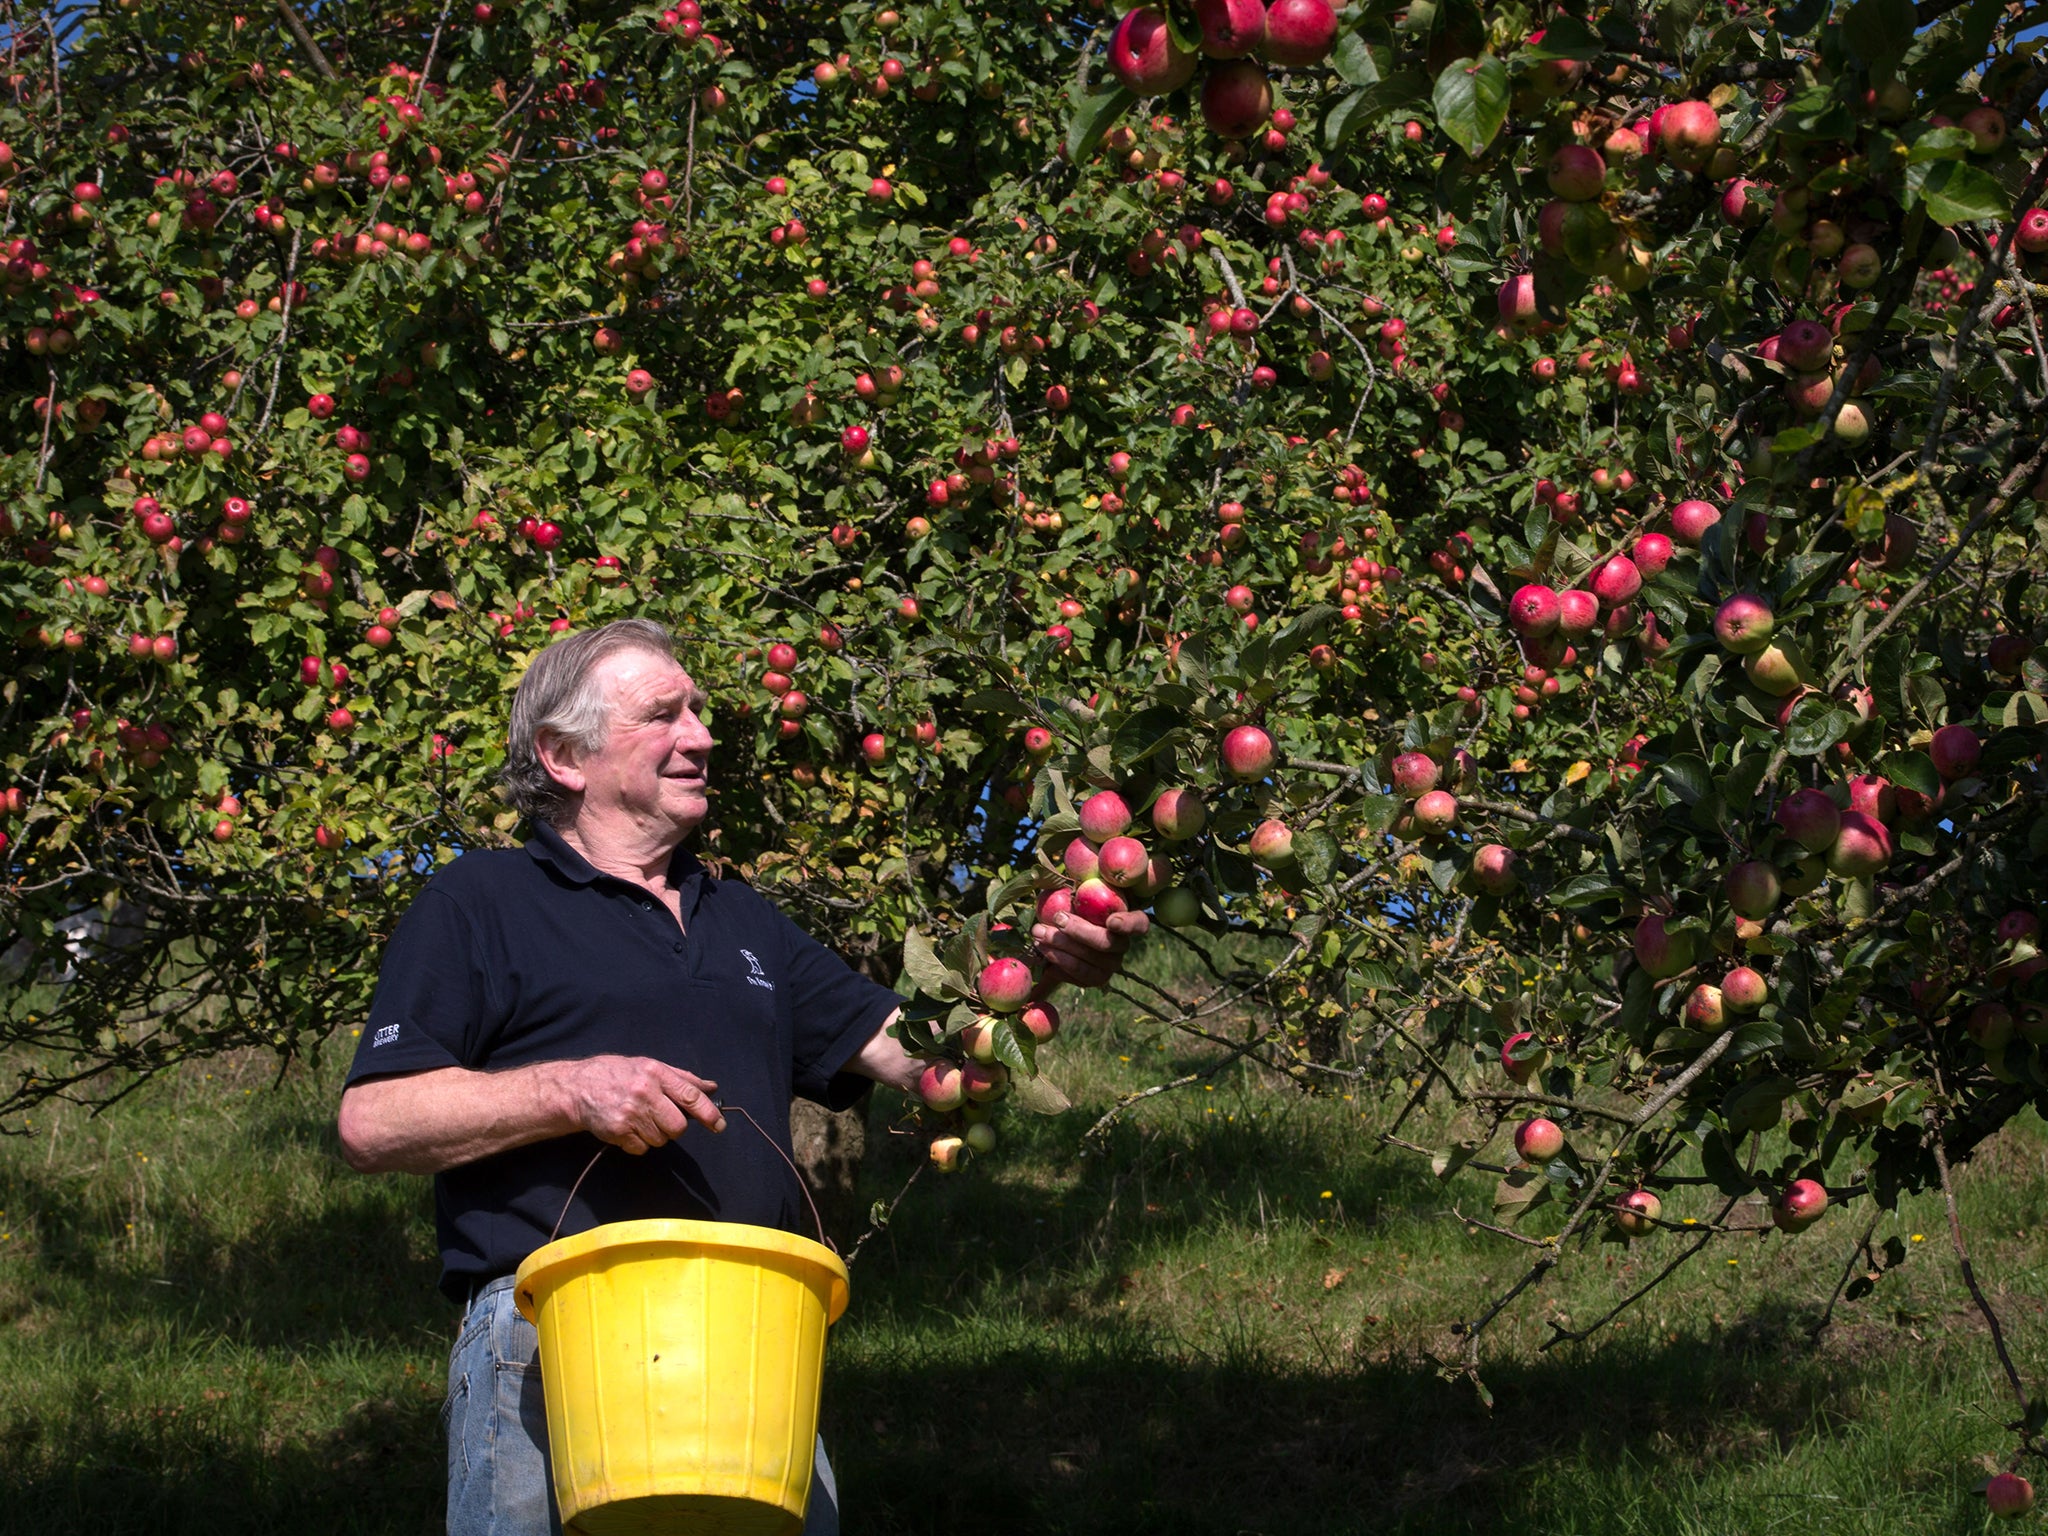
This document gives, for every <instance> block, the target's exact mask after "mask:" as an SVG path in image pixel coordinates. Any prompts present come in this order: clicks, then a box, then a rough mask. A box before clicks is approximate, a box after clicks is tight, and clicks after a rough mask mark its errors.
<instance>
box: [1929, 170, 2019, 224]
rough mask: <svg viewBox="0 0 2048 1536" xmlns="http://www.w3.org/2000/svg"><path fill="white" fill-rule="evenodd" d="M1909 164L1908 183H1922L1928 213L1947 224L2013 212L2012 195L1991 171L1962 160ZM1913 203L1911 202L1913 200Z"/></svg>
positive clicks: (2004, 216)
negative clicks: (1923, 171)
mask: <svg viewBox="0 0 2048 1536" xmlns="http://www.w3.org/2000/svg"><path fill="white" fill-rule="evenodd" d="M1921 171H1922V167H1920V166H1917V165H1916V166H1909V167H1907V170H1906V186H1907V188H1908V190H1909V192H1910V191H1911V190H1913V188H1914V182H1915V181H1916V180H1917V181H1918V183H1919V187H1918V191H1919V200H1920V202H1921V203H1922V204H1923V205H1924V206H1925V207H1926V209H1927V216H1928V217H1929V218H1930V219H1932V220H1934V222H1935V223H1937V224H1939V225H1941V226H1942V227H1943V228H1948V227H1951V226H1953V225H1956V224H1968V223H1972V222H1974V221H1976V220H1978V219H2003V218H2006V217H2007V216H2009V215H2010V214H2011V212H2012V199H2011V198H2009V197H2008V196H2007V195H2006V191H2005V188H2003V187H2001V186H2000V185H1999V184H1998V182H1997V181H1996V180H1995V179H1994V178H1993V177H1992V175H1991V173H1990V172H1989V171H1987V170H1984V169H1982V168H1981V167H1979V166H1974V165H1966V164H1964V163H1963V162H1962V161H1960V160H1936V161H1933V162H1931V163H1929V164H1928V165H1927V166H1926V167H1925V174H1919V173H1920V172H1921ZM1909 206H1910V203H1909Z"/></svg>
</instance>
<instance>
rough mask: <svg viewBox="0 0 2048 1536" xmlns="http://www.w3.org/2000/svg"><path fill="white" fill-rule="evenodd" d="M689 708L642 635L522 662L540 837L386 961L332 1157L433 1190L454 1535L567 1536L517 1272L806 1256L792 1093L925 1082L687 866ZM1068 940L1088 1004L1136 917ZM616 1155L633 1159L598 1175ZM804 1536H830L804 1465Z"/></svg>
mask: <svg viewBox="0 0 2048 1536" xmlns="http://www.w3.org/2000/svg"><path fill="white" fill-rule="evenodd" d="M703 702H704V700H703V695H702V694H700V693H699V692H698V691H697V687H696V685H695V684H694V683H693V682H692V681H691V680H690V678H689V676H688V674H687V673H685V672H684V670H683V668H682V667H681V666H680V665H679V664H678V663H677V662H676V660H675V644H674V640H673V638H672V637H671V636H670V634H669V632H668V631H667V630H666V629H664V628H663V627H662V626H660V625H659V624H655V623H652V622H649V621H647V620H641V619H628V620H622V621H620V622H618V623H614V624H609V625H606V626H604V627H603V628H601V629H596V630H590V631H587V632H583V633H578V634H572V635H570V636H567V637H565V638H564V639H562V640H560V641H558V642H556V643H555V644H554V645H552V646H550V647H549V648H548V649H547V650H546V651H544V652H542V653H541V655H540V656H539V657H537V658H536V659H535V660H534V662H533V664H532V666H531V667H530V668H529V669H528V670H527V673H526V676H525V677H524V678H523V679H522V680H521V682H520V684H519V689H518V692H517V694H516V695H515V697H514V699H513V704H512V721H511V730H510V739H509V743H508V747H507V751H506V758H505V767H504V771H503V775H502V777H503V780H504V783H505V786H506V789H507V793H508V795H509V797H510V799H511V801H512V803H513V804H514V805H515V806H517V807H518V808H519V809H520V810H521V811H523V812H525V813H526V815H527V816H528V817H529V819H530V820H531V822H532V825H533V837H532V839H531V840H530V841H529V842H528V843H527V844H526V845H525V847H524V848H523V849H518V850H493V851H487V852H475V853H468V854H465V855H463V856H462V857H461V858H458V859H457V860H455V861H454V862H453V863H452V864H450V865H449V866H448V867H447V868H446V869H444V870H442V871H440V872H439V873H438V874H437V875H435V877H434V878H433V879H432V880H430V881H429V882H428V883H427V886H426V888H425V889H424V890H423V891H422V892H421V893H420V895H419V897H418V898H417V899H416V900H415V901H414V903H413V905H412V906H411V908H409V909H408V910H407V912H406V914H405V917H404V919H403V920H402V921H401V922H400V923H399V925H398V929H397V931H396V932H395V933H394V934H393V936H392V939H391V942H390V944H389V945H388V946H387V948H386V951H385V955H384V960H383V965H382V968H381V970H380V973H379V976H378V982H377V991H376V995H375V997H374V999H373V1001H372V1002H371V1005H370V1017H369V1020H368V1024H367V1027H366V1028H365V1029H364V1031H363V1036H362V1044H361V1046H360V1047H359V1048H358V1050H357V1054H356V1059H355V1063H354V1065H353V1066H352V1067H351V1069H350V1072H349V1079H348V1084H347V1086H346V1088H345V1089H344V1090H343V1093H342V1098H341V1111H340V1133H341V1146H342V1154H343V1156H344V1157H346V1158H347V1159H348V1162H349V1165H350V1166H351V1167H353V1168H355V1169H357V1170H359V1171H361V1172H365V1173H375V1172H406V1173H431V1174H433V1175H434V1206H435V1225H436V1229H437V1233H438V1237H439V1241H440V1247H441V1262H442V1274H441V1289H442V1290H443V1292H444V1293H446V1294H447V1295H448V1297H449V1298H450V1299H451V1300H454V1301H456V1302H459V1303H461V1304H462V1305H463V1306H464V1309H465V1310H464V1317H463V1324H462V1328H461V1332H460V1336H459V1338H458V1339H457V1342H456V1345H455V1349H454V1352H453V1354H452V1355H451V1356H450V1359H449V1368H448V1405H447V1409H446V1419H447V1425H448V1530H449V1532H450V1536H472V1533H478V1536H481V1533H486V1532H489V1533H496V1536H509V1533H518V1536H541V1533H543V1532H548V1533H559V1532H560V1530H561V1526H560V1521H559V1516H558V1514H557V1511H556V1508H555V1501H554V1493H553V1489H552V1486H551V1478H550V1473H549V1468H548V1464H547V1432H546V1423H545V1414H544V1408H543V1404H542V1398H541V1392H540V1382H539V1376H538V1366H537V1363H536V1358H535V1335H534V1331H533V1327H532V1325H531V1324H530V1323H527V1322H526V1321H525V1320H524V1319H523V1318H521V1317H520V1316H519V1313H518V1310H517V1308H516V1307H515V1306H514V1304H513V1297H512V1276H513V1272H514V1271H515V1270H516V1269H517V1268H518V1266H519V1264H520V1262H521V1261H522V1260H523V1259H525V1258H526V1256H527V1255H528V1254H530V1253H531V1252H533V1251H534V1250H535V1249H537V1248H539V1247H541V1246H542V1245H543V1244H545V1243H546V1242H547V1241H548V1240H549V1237H550V1234H551V1233H553V1232H554V1231H555V1230H556V1229H557V1228H559V1230H560V1231H561V1233H563V1234H564V1235H567V1234H570V1233H575V1232H581V1231H584V1230H587V1229H588V1228H590V1227H592V1226H595V1225H598V1224H600V1223H605V1222H614V1221H628V1220H635V1219H639V1218H645V1217H661V1216H688V1217H694V1218H698V1219H711V1220H719V1221H738V1222H746V1223H749V1224H752V1225H756V1226H766V1227H777V1228H782V1229H784V1230H789V1231H797V1232H805V1231H809V1230H811V1229H810V1227H809V1223H808V1221H807V1220H806V1219H805V1218H804V1215H803V1212H804V1204H803V1197H802V1194H801V1192H800V1189H799V1187H798V1180H797V1178H796V1175H795V1174H794V1173H793V1172H792V1170H791V1168H790V1167H789V1166H788V1165H787V1164H786V1163H784V1162H783V1160H782V1158H781V1157H780V1156H778V1155H777V1150H776V1148H777V1147H779V1148H780V1150H781V1152H782V1153H785V1154H786V1153H787V1152H788V1151H789V1102H790V1099H791V1097H792V1094H802V1095H803V1096H804V1097H806V1098H809V1099H813V1100H816V1101H817V1102H820V1103H823V1104H826V1105H829V1106H831V1107H832V1108H835V1109H841V1108H845V1107H847V1106H848V1105H850V1104H852V1103H853V1102H854V1101H855V1100H856V1099H857V1098H858V1097H859V1095H860V1093H861V1092H863V1091H864V1090H865V1088H866V1085H867V1081H868V1080H872V1081H875V1082H882V1083H890V1084H893V1085H895V1086H896V1087H898V1088H902V1089H905V1090H906V1091H907V1090H909V1089H910V1088H911V1086H912V1085H913V1083H914V1082H915V1080H916V1076H917V1073H918V1071H919V1069H920V1065H921V1064H920V1063H919V1062H918V1061H917V1060H916V1059H915V1058H913V1057H911V1056H910V1055H908V1054H907V1053H906V1052H905V1051H904V1049H903V1047H902V1045H901V1044H900V1042H898V1041H897V1039H896V1038H895V1037H894V1036H892V1035H891V1034H890V1033H889V1030H888V1026H889V1025H890V1024H891V1023H892V1022H893V1021H894V1020H895V1017H896V1012H897V1005H898V1003H899V1001H900V1000H899V999H898V998H897V997H896V995H895V994H894V993H892V992H890V991H888V990H887V989H885V988H883V987H881V986H879V985H877V984H875V983H873V982H871V981H868V980H866V979H865V978H863V977H861V976H860V975H858V974H857V973H855V972H854V971H853V970H851V969H850V968H849V967H847V966H846V964H845V963H844V962H843V961H841V960H839V959H838V958H837V957H836V956H834V955H833V954H832V953H831V952H830V951H829V950H826V949H825V948H824V947H823V946H821V945H819V944H818V943H817V942H816V941H814V940H812V939H811V938H809V937H808V936H806V935H805V934H804V933H802V932H801V931H800V930H799V929H798V928H797V927H796V926H795V925H794V924H793V923H791V922H790V921H789V920H788V919H787V918H786V917H784V916H782V914H781V913H779V912H778V911H777V910H776V909H775V908H774V907H773V906H772V905H770V904H769V903H768V902H767V901H766V900H765V899H763V898H762V897H761V896H759V895H757V894H756V893H755V892H753V891H751V890H749V889H748V888H747V887H746V886H744V885H741V884H739V883H738V882H735V881H730V880H715V879H713V878H711V876H710V875H709V874H708V873H707V872H706V871H705V869H704V868H703V866H702V865H701V864H700V863H699V862H698V861H697V859H696V858H695V857H694V856H693V855H692V854H691V853H690V852H689V851H688V850H687V849H686V848H684V847H683V846H682V844H683V842H684V840H685V839H686V838H688V836H689V835H690V833H691V832H693V831H695V830H696V828H697V827H698V825H699V824H700V823H701V822H702V821H703V820H704V817H705V815H706V813H707V812H708V810H709V809H710V802H709V800H708V798H707V796H706V787H705V786H706V775H707V765H708V760H709V756H710V752H711V747H712V738H711V733H710V732H709V731H708V730H707V729H706V728H705V726H704V724H703V722H702V721H701V720H700V719H699V718H698V714H699V711H700V710H701V709H702V708H703ZM1061 921H1062V923H1063V926H1062V927H1047V926H1039V927H1036V928H1034V929H1033V930H1032V937H1033V939H1034V941H1035V942H1036V943H1037V944H1038V945H1039V947H1040V950H1041V953H1042V955H1043V957H1044V965H1045V970H1046V973H1047V974H1048V976H1049V977H1052V978H1056V979H1062V980H1067V981H1072V982H1076V983H1078V984H1081V985H1099V984H1101V983H1102V982H1103V981H1106V980H1107V979H1108V977H1109V976H1110V974H1112V973H1113V971H1114V970H1115V968H1116V966H1117V965H1118V964H1119V963H1120V962H1119V959H1118V957H1119V955H1120V954H1121V952H1122V950H1123V947H1124V945H1125V944H1126V943H1127V942H1128V941H1129V939H1130V938H1132V937H1134V936H1136V935H1138V934H1141V933H1143V932H1144V931H1145V927H1146V920H1145V918H1144V916H1143V914H1141V913H1132V914H1119V916H1118V917H1116V918H1113V919H1111V923H1110V926H1109V927H1108V928H1102V927H1097V926H1095V925H1093V924H1090V923H1086V922H1084V921H1082V920H1080V919H1078V918H1074V917H1072V916H1071V915H1069V916H1068V917H1066V918H1064V919H1062V920H1061ZM714 1094H715V1095H716V1097H715V1098H714ZM721 1104H724V1105H728V1106H732V1107H734V1108H744V1109H746V1110H747V1111H748V1112H749V1113H750V1114H751V1115H752V1116H753V1117H754V1118H755V1119H756V1120H758V1121H759V1122H760V1124H761V1125H762V1126H763V1127H764V1128H766V1130H767V1131H768V1132H769V1134H770V1135H771V1136H772V1137H773V1138H774V1141H775V1143H776V1147H771V1146H770V1145H769V1144H768V1143H767V1141H766V1140H764V1138H763V1137H762V1136H760V1135H757V1134H756V1133H755V1132H754V1131H753V1129H752V1128H751V1127H745V1126H743V1127H742V1129H741V1132H740V1134H738V1135H721V1134H718V1133H720V1132H723V1131H724V1130H725V1128H726V1118H725V1114H724V1112H723V1110H722V1108H721V1107H720V1106H721ZM692 1133H693V1134H692ZM606 1146H610V1147H615V1148H618V1149H620V1151H621V1152H622V1153H624V1154H627V1155H615V1154H607V1155H604V1156H600V1157H598V1159H597V1161H596V1163H595V1164H594V1165H593V1164H592V1162H591V1159H592V1157H593V1155H595V1154H598V1153H600V1152H601V1151H603V1149H604V1148H605V1147H606ZM586 1169H587V1170H588V1176H587V1177H585V1178H583V1181H582V1183H581V1185H580V1187H579V1186H578V1184H577V1180H578V1178H579V1175H583V1174H584V1173H585V1171H586ZM572 1195H573V1198H572ZM805 1530H806V1531H807V1532H813V1533H822V1536H833V1533H836V1532H837V1530H838V1508H837V1497H836V1492H835V1490H834V1487H833V1482H832V1472H831V1467H830V1464H829V1463H828V1462H827V1461H826V1459H825V1453H824V1446H823V1442H822V1440H821V1441H820V1444H819V1446H818V1451H817V1459H816V1465H815V1468H814V1475H813V1482H812V1494H811V1507H810V1515H809V1518H808V1519H807V1521H806V1524H805Z"/></svg>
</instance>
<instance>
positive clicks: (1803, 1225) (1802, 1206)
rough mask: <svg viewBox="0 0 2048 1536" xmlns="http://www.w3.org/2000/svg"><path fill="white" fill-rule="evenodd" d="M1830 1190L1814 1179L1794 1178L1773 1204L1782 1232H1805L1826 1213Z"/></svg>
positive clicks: (1773, 1213) (1777, 1222)
mask: <svg viewBox="0 0 2048 1536" xmlns="http://www.w3.org/2000/svg"><path fill="white" fill-rule="evenodd" d="M1827 1208H1828V1192H1827V1190H1826V1189H1825V1188H1824V1187H1822V1186H1821V1185H1820V1184H1818V1183H1816V1182H1815V1181H1814V1180H1812V1179H1794V1180H1793V1181H1792V1182H1791V1183H1790V1184H1788V1185H1786V1186H1785V1189H1784V1191H1783V1193H1781V1194H1780V1195H1779V1196H1778V1198H1777V1199H1776V1200H1775V1201H1773V1202H1772V1204H1771V1220H1772V1221H1773V1222H1774V1223H1775V1224H1776V1225H1777V1228H1778V1230H1779V1231H1780V1232H1804V1231H1805V1230H1806V1229H1807V1228H1808V1227H1810V1226H1812V1225H1813V1224H1814V1223H1815V1222H1816V1221H1819V1220H1820V1219H1821V1217H1822V1216H1823V1215H1824V1214H1826V1212H1827Z"/></svg>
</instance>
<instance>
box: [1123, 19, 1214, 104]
mask: <svg viewBox="0 0 2048 1536" xmlns="http://www.w3.org/2000/svg"><path fill="white" fill-rule="evenodd" d="M1109 67H1110V70H1111V71H1112V72H1113V73H1114V74H1115V75H1116V77H1117V80H1118V81H1119V82H1120V83H1121V84H1122V86H1123V88H1124V89H1125V90H1127V91H1129V92H1130V93H1131V94H1132V95H1134V96H1163V95H1165V94H1166V93H1167V92H1169V91H1177V90H1179V89H1180V88H1181V87H1182V86H1184V85H1186V84H1187V83H1188V81H1190V80H1191V79H1193V78H1194V74H1195V56H1194V54H1192V53H1190V52H1188V51H1186V50H1185V49H1183V48H1182V47H1181V46H1180V45H1179V44H1178V43H1176V42H1175V41H1174V40H1173V34H1172V33H1171V31H1169V30H1168V28H1167V25H1166V18H1165V16H1163V15H1161V14H1160V13H1159V12H1158V11H1157V10H1155V9H1154V8H1153V7H1151V6H1149V5H1141V6H1138V7H1137V8H1136V9H1134V10H1132V11H1130V12H1128V13H1127V14H1126V15H1125V16H1124V18H1123V19H1122V20H1121V21H1119V22H1118V23H1117V25H1116V31H1115V32H1114V33H1112V34H1111V35H1110V39H1109Z"/></svg>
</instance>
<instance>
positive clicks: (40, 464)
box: [36, 363, 57, 496]
mask: <svg viewBox="0 0 2048 1536" xmlns="http://www.w3.org/2000/svg"><path fill="white" fill-rule="evenodd" d="M49 368H50V392H49V393H48V394H47V395H45V396H43V446H42V451H41V452H40V453H38V454H37V455H36V494H37V495H38V496H40V495H42V493H43V478H44V477H45V476H46V475H47V474H49V472H50V424H51V423H52V422H54V421H55V420H56V419H57V365H56V364H55V363H51V364H50V365H49Z"/></svg>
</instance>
